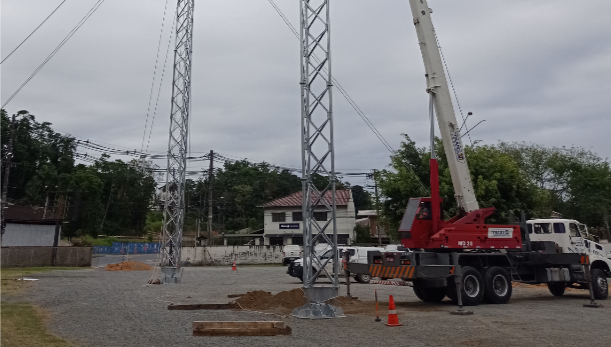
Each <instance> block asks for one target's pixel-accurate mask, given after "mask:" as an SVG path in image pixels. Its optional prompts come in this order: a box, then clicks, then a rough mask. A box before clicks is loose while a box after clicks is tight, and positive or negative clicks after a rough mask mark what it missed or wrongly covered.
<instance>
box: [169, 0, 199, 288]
mask: <svg viewBox="0 0 611 347" xmlns="http://www.w3.org/2000/svg"><path fill="white" fill-rule="evenodd" d="M193 7H194V0H178V7H177V11H176V45H175V49H174V73H173V79H172V108H171V112H170V138H169V143H168V165H167V171H166V186H165V192H164V196H165V206H164V213H163V236H162V248H161V252H162V261H161V267H162V271H163V273H164V274H165V278H164V282H165V283H179V282H180V275H181V272H180V250H181V246H182V231H183V221H184V213H185V200H184V195H185V194H184V193H185V171H186V166H187V135H188V130H189V111H190V106H191V53H192V51H193V49H192V48H193Z"/></svg>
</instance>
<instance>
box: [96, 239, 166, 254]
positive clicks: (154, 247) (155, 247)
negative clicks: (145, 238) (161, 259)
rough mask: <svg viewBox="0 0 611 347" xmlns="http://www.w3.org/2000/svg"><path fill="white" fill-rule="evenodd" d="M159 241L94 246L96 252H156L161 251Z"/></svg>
mask: <svg viewBox="0 0 611 347" xmlns="http://www.w3.org/2000/svg"><path fill="white" fill-rule="evenodd" d="M159 249H160V247H159V244H158V243H143V242H113V243H112V246H93V253H94V254H154V253H159Z"/></svg>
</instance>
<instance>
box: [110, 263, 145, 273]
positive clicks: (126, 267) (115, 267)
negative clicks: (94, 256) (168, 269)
mask: <svg viewBox="0 0 611 347" xmlns="http://www.w3.org/2000/svg"><path fill="white" fill-rule="evenodd" d="M104 270H106V271H147V270H153V267H152V266H150V265H148V264H145V263H142V262H139V261H124V262H121V263H118V264H108V265H106V267H105V268H104Z"/></svg>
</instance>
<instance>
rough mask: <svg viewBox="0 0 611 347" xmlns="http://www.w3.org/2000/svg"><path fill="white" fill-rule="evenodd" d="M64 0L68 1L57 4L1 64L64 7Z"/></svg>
mask: <svg viewBox="0 0 611 347" xmlns="http://www.w3.org/2000/svg"><path fill="white" fill-rule="evenodd" d="M64 2H66V0H63V1H62V2H61V3H60V4H59V5H57V7H56V8H55V9H54V10H53V12H51V14H49V15H48V16H47V18H45V19H44V20H43V21H42V23H40V24H38V26H37V27H36V28H35V29H34V31H32V32H31V33H30V35H28V36H27V37H26V38H25V39H23V41H21V43H20V44H19V45H17V47H15V49H13V50H12V51H11V53H9V54H8V55H7V56H6V57H4V59H2V61H0V64H2V63H4V61H5V60H7V59H8V57H10V56H11V55H13V53H15V51H17V50H18V49H19V47H21V45H23V44H24V43H25V42H26V41H27V40H28V39H29V38H30V36H32V35H34V33H35V32H36V30H38V28H40V27H41V26H42V25H43V24H45V22H46V21H47V19H49V18H51V16H52V15H53V14H54V13H55V12H56V11H57V10H58V9H59V8H60V7H62V5H63V4H64Z"/></svg>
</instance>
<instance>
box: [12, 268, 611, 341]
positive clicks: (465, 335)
mask: <svg viewBox="0 0 611 347" xmlns="http://www.w3.org/2000/svg"><path fill="white" fill-rule="evenodd" d="M285 272H286V267H277V266H269V267H240V268H239V270H238V271H237V272H232V271H231V269H230V267H201V268H196V267H193V268H185V269H184V275H183V283H182V284H180V285H149V286H147V285H143V284H144V283H146V282H147V280H148V279H149V278H151V275H152V273H151V271H138V272H121V271H116V272H114V271H103V270H101V269H87V270H76V271H54V272H51V273H46V274H40V275H38V276H32V277H36V278H39V279H40V281H37V282H32V283H33V285H32V287H31V288H30V289H29V290H28V291H27V292H25V293H24V294H23V295H21V296H20V297H14V298H10V299H9V298H3V300H11V301H28V302H31V303H33V304H36V305H38V306H41V307H43V308H45V309H46V310H47V311H48V312H49V314H50V321H49V329H50V331H51V332H52V333H54V334H57V335H59V336H61V337H63V338H66V339H69V340H71V341H74V342H75V343H77V344H79V345H82V346H130V347H135V346H225V345H231V346H249V347H257V346H284V347H286V346H317V345H318V346H320V345H329V346H338V345H339V346H347V345H354V344H355V343H358V344H359V345H361V346H380V345H383V344H384V345H393V346H405V345H409V346H457V345H458V346H492V345H503V346H523V345H535V346H537V347H540V346H559V345H561V346H573V345H575V346H577V345H579V346H587V345H594V344H596V345H600V344H601V335H602V336H606V334H605V333H603V331H607V329H608V324H609V317H611V303H608V304H606V305H605V307H604V308H599V309H591V308H584V307H582V304H584V303H587V302H588V294H587V292H586V291H567V294H565V296H563V297H561V298H556V297H553V296H552V295H551V294H550V293H549V292H548V291H547V289H546V288H532V287H527V288H523V287H519V288H514V295H513V298H512V300H511V301H510V303H509V304H507V305H480V306H478V307H472V308H470V309H471V310H472V311H474V315H472V316H454V315H450V314H448V313H449V312H451V311H454V310H455V309H456V307H455V306H452V305H451V304H450V303H449V302H443V303H441V304H436V305H433V304H425V303H422V302H420V301H419V300H418V299H417V298H416V297H415V295H414V294H413V292H412V289H411V288H409V287H398V286H389V285H374V284H368V285H364V284H358V283H354V284H353V285H352V286H351V288H352V293H353V295H354V296H358V297H359V299H360V300H362V301H366V302H371V312H370V313H369V314H361V315H348V316H347V317H345V318H339V319H333V320H303V319H297V318H293V317H280V316H275V315H270V314H262V313H256V312H246V311H232V310H227V311H202V310H200V311H169V310H167V305H168V304H169V303H170V302H173V303H175V304H189V303H227V302H228V301H229V300H231V299H228V298H227V295H228V294H240V293H246V292H247V291H251V290H265V291H271V292H272V293H274V294H275V293H277V292H280V291H284V290H290V289H293V288H299V287H301V283H299V282H298V281H297V280H296V279H294V278H292V277H289V276H288V275H286V274H285ZM374 289H377V290H378V295H379V297H380V299H382V301H384V303H382V304H381V305H380V309H381V312H380V315H381V318H382V319H383V320H384V321H385V320H386V313H387V306H386V305H387V304H386V303H387V301H388V295H390V294H392V295H394V298H395V301H396V303H397V311H398V314H399V320H400V322H401V323H402V324H403V326H402V327H392V328H391V327H386V326H384V325H383V323H375V322H374V321H373V318H374V316H375V313H374V311H375V306H374V304H373V292H374ZM342 293H345V292H344V288H343V286H342ZM206 320H209V321H213V320H222V321H242V320H284V321H286V322H287V324H288V325H289V326H290V327H292V329H293V334H292V335H291V336H280V337H193V336H192V331H191V323H192V321H206ZM601 333H602V334H601ZM605 340H606V338H604V340H602V341H605Z"/></svg>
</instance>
